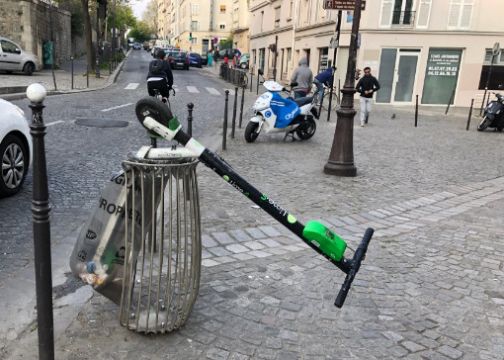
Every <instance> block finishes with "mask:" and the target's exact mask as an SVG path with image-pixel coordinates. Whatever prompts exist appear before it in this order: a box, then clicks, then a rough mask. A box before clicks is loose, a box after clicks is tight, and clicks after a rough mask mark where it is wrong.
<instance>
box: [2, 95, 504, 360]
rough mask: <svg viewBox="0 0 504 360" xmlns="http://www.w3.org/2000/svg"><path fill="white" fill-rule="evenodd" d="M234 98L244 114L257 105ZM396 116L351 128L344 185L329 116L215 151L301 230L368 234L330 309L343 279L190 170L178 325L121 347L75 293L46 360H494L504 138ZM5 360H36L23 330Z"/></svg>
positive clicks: (113, 325) (111, 318)
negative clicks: (192, 252)
mask: <svg viewBox="0 0 504 360" xmlns="http://www.w3.org/2000/svg"><path fill="white" fill-rule="evenodd" d="M246 93H247V98H246V109H248V108H249V107H250V105H251V104H252V102H253V101H254V99H255V92H254V93H249V92H246ZM230 103H231V102H230ZM218 106H219V108H218V111H220V105H218ZM229 110H230V114H232V109H231V108H230V109H229ZM394 113H395V114H396V117H394V118H392V114H394ZM397 114H399V111H398V109H397V108H385V107H381V106H380V107H378V106H377V107H375V109H374V112H373V114H372V116H371V119H370V124H369V125H368V126H367V127H364V128H361V127H359V126H356V127H354V153H355V164H356V166H357V169H358V176H357V177H356V178H338V177H333V176H329V175H325V174H324V173H323V171H322V169H323V166H324V164H325V163H326V161H327V158H328V156H329V152H330V149H331V144H332V140H333V134H334V130H335V117H333V120H332V121H331V122H330V123H327V122H326V121H324V120H319V121H318V122H317V127H318V128H317V132H316V134H315V136H314V137H313V138H312V139H310V140H309V141H306V142H301V141H296V142H291V141H287V142H284V141H283V134H274V135H273V134H260V135H259V137H258V139H257V141H256V142H255V143H253V144H247V143H245V140H244V139H243V132H244V127H245V126H246V122H247V119H248V116H249V115H250V113H248V115H244V122H243V127H242V129H240V130H238V129H237V131H236V137H235V139H228V150H227V151H225V152H221V155H222V156H223V157H224V158H225V159H226V161H227V162H228V163H230V164H231V165H232V166H233V167H234V168H235V170H237V172H238V173H240V174H241V175H242V176H243V177H245V178H246V179H248V180H249V181H250V182H251V183H252V184H253V185H254V186H256V187H257V188H258V189H259V190H260V191H262V192H263V193H264V194H267V195H268V196H269V197H270V198H271V199H273V200H275V201H276V202H277V203H279V204H280V205H281V206H282V207H284V208H285V209H287V210H288V211H289V212H291V213H292V214H294V215H296V216H297V217H298V219H299V220H301V221H303V222H304V221H306V220H308V219H320V220H322V221H323V222H325V223H326V224H328V225H330V226H331V227H332V228H333V229H335V230H336V232H338V233H340V234H341V235H342V236H343V237H344V238H345V239H346V240H348V242H349V245H350V246H351V247H352V248H355V246H356V244H357V243H358V241H359V238H360V236H361V235H362V234H363V232H364V229H365V228H366V227H368V226H372V227H374V228H375V229H376V230H377V232H376V235H375V237H374V238H373V240H372V242H371V245H370V248H369V251H368V256H367V257H366V260H365V261H364V263H363V266H362V268H361V272H360V273H359V274H358V276H357V279H356V281H355V283H354V286H353V288H352V290H351V292H350V294H349V297H348V299H347V304H346V305H345V306H344V308H343V309H341V310H338V309H336V308H335V307H334V306H333V302H334V299H335V296H336V294H337V291H338V289H339V286H340V284H341V282H342V281H343V274H342V273H341V272H339V271H338V270H337V269H335V268H334V267H332V266H331V265H330V264H329V263H328V262H327V261H326V260H324V259H323V258H321V257H320V256H318V255H317V254H316V253H314V252H313V251H312V250H311V249H309V248H307V247H306V246H305V245H303V243H302V242H301V241H300V240H299V239H297V238H296V237H294V236H293V235H291V234H289V232H288V231H287V230H286V229H285V228H283V227H282V226H280V225H278V224H277V223H276V222H275V221H274V220H273V219H272V218H270V217H269V216H268V215H267V214H266V213H264V212H263V211H262V210H260V209H257V207H256V206H254V204H253V203H251V202H250V201H249V200H247V199H246V198H245V197H243V196H242V195H241V194H239V193H238V192H237V191H236V190H235V189H233V188H232V187H230V186H229V185H228V184H226V183H225V182H224V181H222V179H220V178H219V177H218V176H217V175H215V174H214V173H213V172H212V171H211V170H210V169H207V168H206V167H204V166H202V165H200V166H199V174H198V175H199V188H200V197H201V215H202V231H203V234H204V235H203V247H204V250H203V258H204V259H203V267H202V279H201V287H200V295H199V297H198V300H197V302H196V304H195V308H194V309H193V312H192V314H191V316H190V318H189V320H188V322H187V324H186V325H185V326H184V327H183V328H182V329H181V330H179V331H176V332H174V333H172V334H168V335H160V336H143V335H138V334H135V333H132V332H130V331H128V330H126V329H124V328H122V327H120V326H119V323H118V320H117V316H118V307H117V306H115V305H114V304H111V303H110V301H108V300H107V299H106V298H104V297H102V296H101V295H99V294H97V293H94V294H93V293H92V291H91V290H90V289H89V287H82V288H80V289H79V290H78V291H77V292H76V293H74V294H73V295H69V296H68V297H63V298H60V299H58V301H57V302H56V304H55V307H56V309H57V310H56V315H55V319H56V330H57V333H56V336H55V338H56V350H57V355H56V358H57V359H184V360H185V359H278V360H280V359H286V360H291V359H366V360H367V359H380V360H382V359H399V358H405V359H503V358H504V357H503V354H504V335H503V333H504V312H503V310H504V308H503V307H504V292H503V290H502V289H503V285H504V277H503V276H502V275H504V272H503V267H504V263H503V260H502V259H503V257H502V256H503V254H504V241H503V238H504V229H503V228H502V223H503V216H502V215H501V214H503V213H504V203H503V201H502V199H504V167H503V166H502V163H503V158H502V152H499V151H486V149H499V148H500V145H501V143H502V137H503V136H504V135H503V134H499V133H494V132H487V133H478V132H476V131H475V126H476V121H475V120H473V124H472V127H471V131H465V119H464V118H463V117H462V116H447V117H445V116H444V115H441V116H440V115H435V116H431V115H427V114H422V115H421V117H420V120H419V127H418V128H414V127H413V117H412V114H413V113H412V111H409V112H408V111H406V110H404V111H402V112H400V115H399V116H397ZM322 119H325V116H324V115H323V116H322ZM195 121H197V119H195ZM229 123H231V120H230V122H229ZM356 124H357V121H356ZM228 134H229V131H228ZM69 241H70V240H69ZM73 241H74V240H73V239H72V241H71V242H72V244H71V245H73ZM88 299H89V300H88ZM81 304H82V305H81ZM69 305H71V306H69ZM72 306H73V307H77V308H78V309H79V310H78V314H77V315H76V316H75V314H74V313H73V312H71V311H69V310H72V309H71V307H72ZM8 354H9V356H7V353H6V358H7V359H33V358H36V357H37V355H36V354H37V342H36V331H32V332H30V331H27V332H26V333H25V334H24V336H22V337H21V339H18V340H16V341H15V342H13V343H12V345H11V346H10V347H9V348H8ZM0 355H1V354H0Z"/></svg>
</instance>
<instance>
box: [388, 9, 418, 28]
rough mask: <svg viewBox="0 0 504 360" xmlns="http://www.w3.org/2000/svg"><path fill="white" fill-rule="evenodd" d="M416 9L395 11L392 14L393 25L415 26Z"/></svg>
mask: <svg viewBox="0 0 504 360" xmlns="http://www.w3.org/2000/svg"><path fill="white" fill-rule="evenodd" d="M415 14H416V11H394V12H393V14H392V26H394V27H396V26H397V27H413V26H414V24H415Z"/></svg>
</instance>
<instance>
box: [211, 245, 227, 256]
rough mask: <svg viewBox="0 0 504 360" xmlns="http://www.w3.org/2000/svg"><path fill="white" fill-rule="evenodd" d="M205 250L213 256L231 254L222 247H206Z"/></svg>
mask: <svg viewBox="0 0 504 360" xmlns="http://www.w3.org/2000/svg"><path fill="white" fill-rule="evenodd" d="M207 251H208V252H209V253H211V254H213V255H215V256H226V255H231V252H230V251H228V250H226V249H225V248H223V247H220V246H216V247H213V248H208V249H207Z"/></svg>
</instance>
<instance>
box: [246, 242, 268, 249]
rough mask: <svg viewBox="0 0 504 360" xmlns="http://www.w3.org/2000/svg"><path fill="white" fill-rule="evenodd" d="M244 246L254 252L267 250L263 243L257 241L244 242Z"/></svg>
mask: <svg viewBox="0 0 504 360" xmlns="http://www.w3.org/2000/svg"><path fill="white" fill-rule="evenodd" d="M243 245H245V246H246V247H248V248H250V249H252V250H261V249H264V248H265V245H263V244H262V243H261V242H259V241H257V240H256V241H248V242H244V243H243Z"/></svg>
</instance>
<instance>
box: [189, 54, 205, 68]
mask: <svg viewBox="0 0 504 360" xmlns="http://www.w3.org/2000/svg"><path fill="white" fill-rule="evenodd" d="M189 65H191V66H196V67H199V68H200V67H201V66H202V65H203V59H202V58H201V55H200V54H197V53H189Z"/></svg>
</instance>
